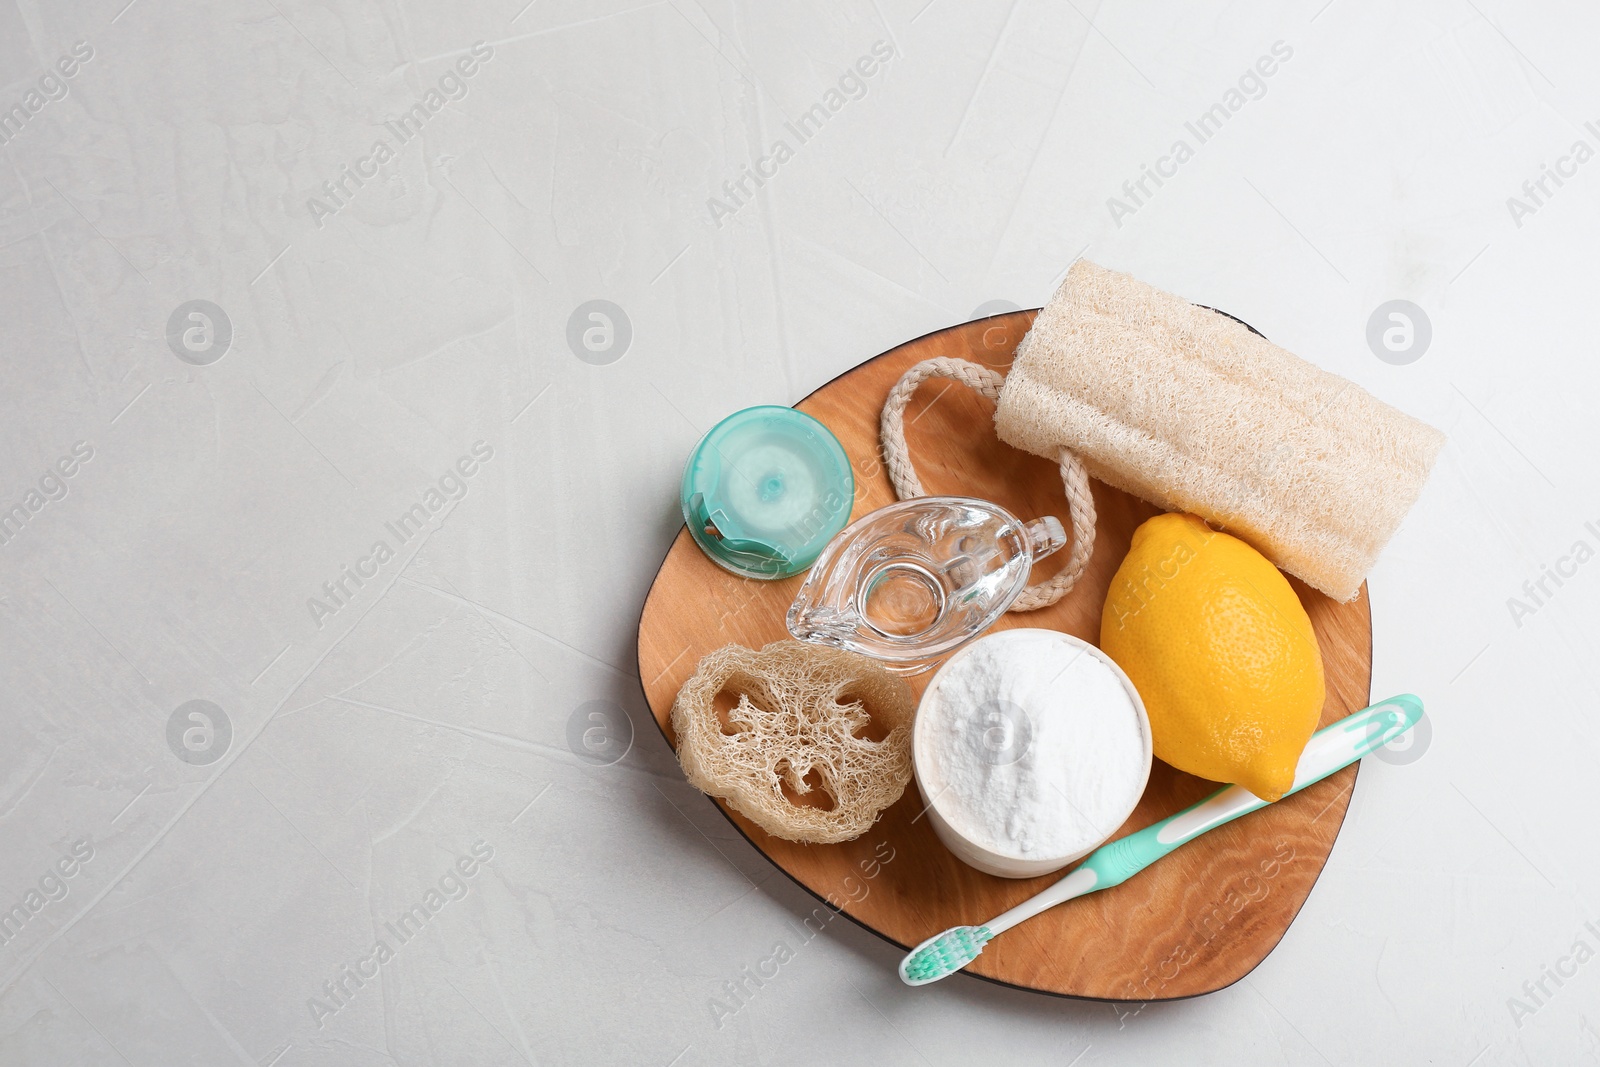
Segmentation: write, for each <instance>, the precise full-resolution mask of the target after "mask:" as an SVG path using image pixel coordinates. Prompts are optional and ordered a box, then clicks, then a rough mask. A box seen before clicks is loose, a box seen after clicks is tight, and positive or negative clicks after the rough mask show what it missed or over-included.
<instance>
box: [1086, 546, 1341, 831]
mask: <svg viewBox="0 0 1600 1067" xmlns="http://www.w3.org/2000/svg"><path fill="white" fill-rule="evenodd" d="M1100 647H1101V648H1102V649H1104V650H1105V652H1106V653H1107V654H1108V655H1109V656H1110V657H1111V658H1112V659H1114V660H1116V661H1117V664H1118V666H1120V667H1121V668H1122V669H1123V670H1124V671H1125V672H1127V675H1128V677H1129V678H1130V679H1132V681H1133V684H1134V687H1135V688H1137V689H1138V690H1139V695H1140V696H1141V697H1142V698H1143V699H1144V705H1145V710H1146V711H1147V712H1148V713H1149V715H1150V733H1151V738H1152V740H1153V741H1154V742H1155V754H1156V756H1157V757H1158V758H1159V759H1162V760H1165V761H1166V762H1167V763H1170V764H1172V766H1174V767H1176V768H1178V769H1179V770H1181V771H1188V772H1189V773H1190V774H1195V775H1199V776H1200V777H1201V778H1209V779H1211V780H1212V781H1214V782H1233V783H1237V784H1238V785H1242V786H1244V788H1246V789H1248V790H1250V792H1252V793H1254V794H1255V795H1256V796H1258V797H1260V798H1261V799H1262V800H1267V801H1273V800H1277V799H1279V798H1280V797H1282V796H1283V795H1284V794H1285V793H1287V792H1288V791H1289V790H1290V789H1291V788H1293V786H1294V772H1295V765H1296V764H1297V763H1298V762H1299V760H1300V753H1301V752H1302V751H1303V750H1304V749H1305V747H1306V741H1307V740H1309V739H1310V737H1311V734H1312V733H1313V732H1314V731H1315V730H1316V728H1317V720H1318V718H1319V717H1320V716H1321V714H1322V701H1323V696H1324V693H1325V690H1324V686H1323V676H1322V653H1321V651H1320V650H1319V649H1318V648H1317V637H1316V634H1315V632H1314V631H1313V630H1312V629H1311V620H1310V618H1308V617H1307V616H1306V611H1305V608H1303V607H1301V605H1300V600H1299V598H1298V597H1296V596H1295V594H1294V590H1293V589H1291V588H1290V587H1289V582H1288V580H1287V579H1286V578H1284V576H1283V575H1282V574H1280V573H1279V572H1278V569H1277V568H1276V567H1274V566H1273V565H1272V564H1271V563H1270V562H1269V561H1268V560H1267V559H1266V557H1264V556H1262V555H1261V553H1259V552H1257V551H1256V550H1255V549H1253V548H1251V547H1250V546H1249V545H1247V544H1245V543H1244V542H1243V541H1241V540H1239V539H1238V538H1237V537H1231V536H1229V535H1228V534H1225V533H1218V532H1216V531H1214V530H1212V529H1211V528H1210V527H1208V526H1207V525H1206V524H1205V523H1204V522H1202V521H1201V520H1200V519H1198V518H1196V517H1195V516H1193V515H1176V514H1173V515H1157V516H1156V517H1155V518H1153V519H1150V520H1148V521H1146V522H1145V523H1144V524H1143V525H1141V526H1140V527H1139V528H1138V529H1137V530H1135V531H1134V533H1133V544H1132V546H1131V547H1130V548H1129V549H1128V555H1127V558H1125V559H1124V560H1123V561H1122V566H1120V567H1118V568H1117V573H1116V575H1115V576H1114V577H1113V578H1112V579H1111V591H1110V593H1109V594H1108V595H1107V597H1106V603H1105V608H1104V610H1103V611H1102V613H1101V617H1100Z"/></svg>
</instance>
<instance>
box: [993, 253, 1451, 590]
mask: <svg viewBox="0 0 1600 1067" xmlns="http://www.w3.org/2000/svg"><path fill="white" fill-rule="evenodd" d="M995 430H996V432H997V433H998V434H999V435H1000V439H1001V440H1003V441H1005V442H1006V443H1007V444H1010V445H1013V446H1015V447H1017V448H1021V449H1024V450H1026V451H1028V452H1033V453H1035V454H1037V455H1040V456H1045V457H1047V458H1050V459H1054V458H1055V457H1056V456H1058V455H1059V454H1060V452H1061V450H1062V449H1063V448H1065V449H1068V450H1069V451H1071V452H1072V453H1073V454H1075V455H1076V456H1077V457H1078V458H1079V459H1080V460H1081V461H1082V462H1083V465H1084V467H1085V469H1087V470H1088V472H1089V473H1090V474H1091V475H1092V476H1094V477H1095V478H1098V479H1100V480H1101V481H1103V482H1105V483H1107V484H1108V485H1113V486H1115V487H1117V488H1118V489H1122V490H1124V491H1126V492H1129V493H1132V494H1134V495H1135V496H1139V497H1143V498H1144V499H1145V500H1149V501H1151V502H1152V503H1155V504H1159V505H1160V506H1162V507H1163V508H1166V509H1167V510H1169V511H1187V512H1193V513H1195V514H1198V515H1201V516H1203V517H1205V518H1206V519H1208V520H1210V521H1211V522H1213V523H1216V524H1217V525H1219V526H1221V527H1223V528H1224V529H1226V530H1228V531H1229V532H1231V533H1233V534H1236V535H1238V536H1240V537H1242V538H1244V539H1245V540H1247V541H1249V542H1250V543H1252V544H1253V545H1255V547H1256V548H1258V549H1259V550H1260V551H1261V552H1262V553H1263V554H1264V555H1266V556H1267V557H1268V558H1269V559H1271V560H1272V561H1273V562H1274V563H1276V564H1277V565H1278V566H1279V567H1281V568H1283V569H1284V570H1286V571H1288V572H1289V573H1291V574H1294V575H1298V576H1299V577H1300V578H1303V579H1304V580H1305V581H1306V582H1307V583H1309V584H1310V585H1312V586H1314V587H1316V588H1317V589H1320V590H1322V591H1323V592H1324V593H1327V594H1328V595H1329V596H1331V597H1333V598H1334V599H1336V600H1350V599H1352V598H1354V597H1355V595H1356V593H1357V592H1358V591H1359V590H1360V588H1361V582H1362V581H1363V580H1364V579H1365V577H1366V575H1367V572H1368V571H1369V570H1371V569H1372V565H1373V563H1374V562H1376V561H1377V558H1378V553H1379V552H1380V551H1381V550H1382V548H1383V546H1384V545H1385V544H1386V543H1387V542H1388V540H1389V538H1390V537H1391V536H1392V535H1393V533H1394V531H1395V529H1396V528H1397V527H1398V526H1399V525H1400V520H1401V519H1402V518H1404V517H1405V514H1406V512H1407V511H1409V510H1410V508H1411V505H1412V504H1413V503H1415V501H1416V499H1417V495H1418V494H1419V493H1420V492H1421V491H1422V484H1423V482H1424V481H1426V480H1427V477H1428V471H1429V469H1430V468H1431V467H1432V466H1433V461H1434V458H1435V457H1436V456H1437V455H1438V452H1439V449H1440V447H1441V446H1442V445H1443V444H1444V435H1443V434H1442V433H1440V432H1439V431H1438V430H1435V429H1434V428H1432V427H1431V426H1428V425H1426V424H1424V423H1422V422H1419V421H1418V420H1416V419H1413V418H1411V417H1410V416H1409V415H1406V414H1404V413H1402V412H1400V411H1397V410H1395V409H1394V408H1392V407H1390V406H1389V405H1387V404H1385V403H1383V402H1382V401H1380V400H1378V399H1376V398H1375V397H1373V396H1372V395H1371V394H1370V393H1368V392H1366V391H1365V390H1364V389H1362V388H1361V387H1359V386H1357V385H1355V384H1354V383H1352V382H1349V381H1347V380H1346V379H1344V378H1341V377H1339V376H1338V375H1335V374H1330V373H1328V372H1327V371H1324V370H1321V369H1320V368H1318V367H1316V366H1313V365H1312V364H1310V363H1308V362H1306V361H1305V360H1303V359H1300V358H1299V357H1298V356H1295V355H1293V354H1291V353H1289V352H1287V351H1285V350H1284V349H1282V348H1279V347H1278V346H1277V345H1274V344H1272V343H1270V342H1268V341H1266V340H1264V339H1263V338H1261V337H1260V336H1258V335H1257V334H1255V333H1252V332H1251V331H1250V330H1248V329H1247V328H1245V327H1244V326H1243V325H1241V324H1240V323H1238V322H1236V321H1235V320H1233V319H1230V318H1228V317H1226V316H1224V315H1219V314H1217V313H1216V312H1214V311H1210V310H1208V309H1206V308H1201V307H1196V306H1195V305H1193V304H1191V303H1189V302H1188V301H1186V300H1183V299H1181V298H1179V297H1176V296H1173V295H1171V294H1170V293H1164V292H1162V291H1160V290H1159V289H1155V288H1152V287H1151V286H1149V285H1146V284H1145V283H1143V282H1141V281H1139V280H1137V279H1135V278H1133V277H1130V276H1129V275H1126V274H1119V273H1117V272H1115V271H1110V270H1107V269H1105V268H1104V267H1100V266H1097V265H1096V264H1094V263H1090V262H1088V261H1087V260H1079V261H1078V262H1077V263H1076V264H1074V265H1073V267H1072V269H1071V270H1070V271H1068V272H1067V277H1066V279H1065V280H1064V281H1063V282H1062V283H1061V286H1060V288H1059V289H1057V290H1056V294H1055V296H1053V297H1052V298H1051V300H1050V303H1049V304H1047V305H1046V306H1045V308H1044V310H1042V311H1041V312H1039V316H1038V318H1036V319H1035V320H1034V323H1033V328H1032V329H1031V330H1029V331H1028V335H1027V336H1026V337H1024V338H1023V340H1022V343H1021V344H1020V345H1019V346H1018V348H1017V355H1016V360H1015V362H1014V363H1013V364H1012V367H1011V372H1010V373H1009V374H1008V375H1007V376H1006V382H1005V387H1004V388H1003V389H1002V390H1001V392H1000V399H999V403H998V405H997V408H996V411H995Z"/></svg>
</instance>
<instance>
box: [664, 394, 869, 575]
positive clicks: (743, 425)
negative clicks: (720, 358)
mask: <svg viewBox="0 0 1600 1067" xmlns="http://www.w3.org/2000/svg"><path fill="white" fill-rule="evenodd" d="M855 493H856V483H855V477H854V475H853V474H852V473H851V471H850V459H849V457H848V456H846V455H845V451H844V447H843V446H842V445H840V444H839V441H838V439H837V438H836V437H834V436H833V434H832V433H831V432H829V430H828V428H827V427H826V426H824V425H822V423H820V422H818V421H817V420H816V419H814V418H812V417H811V416H810V415H807V414H805V413H804V412H802V411H796V410H795V409H794V408H785V407H776V406H763V407H754V408H745V409H744V410H743V411H736V412H734V413H733V414H732V415H729V416H728V417H727V418H725V419H723V420H722V421H721V422H719V423H717V424H716V425H715V426H713V427H712V428H711V431H710V432H709V433H707V434H706V435H705V436H704V437H702V438H701V439H700V443H699V444H697V445H695V448H694V451H693V452H691V453H690V454H689V461H688V462H687V463H685V464H684V467H683V486H682V490H681V491H680V493H679V503H680V504H681V505H682V507H683V521H684V523H685V524H687V526H688V527H689V535H690V536H691V537H693V538H694V540H695V544H697V545H699V546H700V548H701V549H702V550H704V552H705V554H706V555H708V556H710V557H711V559H712V560H713V561H714V562H715V563H717V564H718V565H719V566H721V567H723V568H726V569H727V570H730V571H732V572H733V573H734V574H740V575H743V576H745V577H747V578H762V579H769V580H770V579H777V578H788V577H790V576H791V575H795V574H800V573H802V572H803V571H805V570H806V568H808V567H810V566H811V564H812V563H813V562H815V561H816V558H817V556H818V555H820V554H821V552H822V550H823V548H824V547H825V546H826V545H827V544H828V542H829V541H830V540H832V538H833V536H834V534H836V533H838V532H839V531H840V530H842V529H844V527H845V523H846V522H848V521H849V518H850V506H851V504H852V503H853V502H854V500H855Z"/></svg>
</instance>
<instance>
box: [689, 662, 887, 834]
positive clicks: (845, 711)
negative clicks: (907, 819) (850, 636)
mask: <svg viewBox="0 0 1600 1067" xmlns="http://www.w3.org/2000/svg"><path fill="white" fill-rule="evenodd" d="M724 693H726V694H728V695H730V696H732V695H733V694H737V696H738V703H737V705H736V706H734V707H731V708H729V709H728V710H727V719H726V722H724V720H723V717H722V716H721V715H719V714H718V711H717V707H716V701H717V697H718V695H719V694H724ZM916 707H917V706H916V700H915V698H914V697H913V696H912V694H911V687H910V686H908V685H906V683H905V682H904V680H902V679H900V678H898V677H896V676H895V675H894V674H891V673H890V672H889V671H887V670H885V669H884V668H883V667H882V666H880V665H879V664H877V663H874V662H873V661H872V660H869V659H867V658H866V657H865V656H858V655H856V654H855V653H853V652H846V651H844V650H842V649H836V648H825V647H823V646H820V645H812V644H804V643H802V642H799V641H777V642H774V643H773V644H770V645H768V646H767V647H765V648H763V649H762V650H761V651H760V652H754V651H751V650H750V649H748V648H743V647H741V646H739V645H727V646H724V647H723V648H719V649H717V650H716V651H715V652H710V653H707V654H706V656H705V657H704V658H703V659H701V661H700V663H699V665H698V666H697V667H696V669H695V674H694V677H692V678H690V679H689V680H688V681H687V682H685V683H684V685H683V688H682V689H680V690H679V691H678V699H677V700H676V701H675V702H674V703H673V705H672V729H673V731H674V732H675V733H676V734H677V735H678V762H679V763H681V764H682V765H683V770H684V773H685V774H687V775H688V777H689V783H690V784H691V785H693V786H694V787H695V788H697V789H700V790H702V791H703V792H706V793H709V794H711V795H712V796H716V797H722V798H724V799H726V800H727V801H728V803H729V805H731V806H732V807H733V809H734V810H735V811H737V812H739V813H740V814H741V815H744V816H745V817H746V818H748V819H750V820H751V821H752V822H754V823H756V824H757V825H759V826H760V827H761V828H762V829H763V830H765V831H767V833H769V834H772V835H773V836H774V837H781V838H784V839H786V840H789V841H806V842H811V843H813V844H826V843H831V842H835V841H849V840H851V839H853V838H856V837H859V836H861V834H862V833H864V832H865V831H866V830H867V828H868V827H870V826H871V825H872V824H873V823H874V822H875V821H877V818H878V815H879V813H880V812H882V811H883V809H884V808H887V807H888V806H889V805H890V804H893V803H894V802H895V801H896V800H898V799H900V794H901V793H903V792H904V791H905V788H906V783H907V782H909V781H910V780H911V722H912V718H913V717H914V716H915V714H916ZM869 726H871V727H875V728H876V730H875V731H874V732H876V733H878V734H880V735H882V739H881V740H873V739H872V738H871V737H867V736H862V735H863V732H864V731H867V729H868V727H869ZM813 774H815V776H816V779H817V782H816V784H817V786H818V787H820V789H821V791H822V792H823V793H826V794H827V798H828V799H829V800H831V801H832V807H831V808H829V809H826V810H825V809H824V808H822V807H812V806H808V805H804V804H796V803H793V802H791V801H790V800H789V798H788V797H787V796H786V795H785V787H787V788H788V790H789V791H790V792H791V793H792V794H794V795H795V796H796V797H804V796H806V795H807V794H809V793H811V790H812V788H813V783H811V782H808V781H806V779H807V777H808V776H811V775H813Z"/></svg>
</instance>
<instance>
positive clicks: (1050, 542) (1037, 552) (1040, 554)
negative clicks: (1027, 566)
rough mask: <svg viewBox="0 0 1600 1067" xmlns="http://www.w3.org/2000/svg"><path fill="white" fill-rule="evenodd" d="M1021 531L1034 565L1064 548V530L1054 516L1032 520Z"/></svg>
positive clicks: (1065, 537) (1065, 540)
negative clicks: (1024, 535)
mask: <svg viewBox="0 0 1600 1067" xmlns="http://www.w3.org/2000/svg"><path fill="white" fill-rule="evenodd" d="M1022 529H1023V533H1025V534H1027V537H1028V550H1029V552H1031V553H1032V555H1033V561H1034V562H1035V563H1037V562H1039V561H1040V560H1041V559H1044V558H1045V557H1046V556H1048V555H1051V554H1052V553H1055V552H1058V551H1060V550H1061V549H1062V548H1065V547H1066V544H1067V531H1066V528H1065V527H1063V526H1062V525H1061V520H1060V519H1058V518H1056V517H1055V516H1054V515H1046V516H1044V517H1043V518H1039V519H1034V520H1033V521H1032V522H1030V523H1028V524H1027V525H1025V526H1024V527H1023V528H1022Z"/></svg>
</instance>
